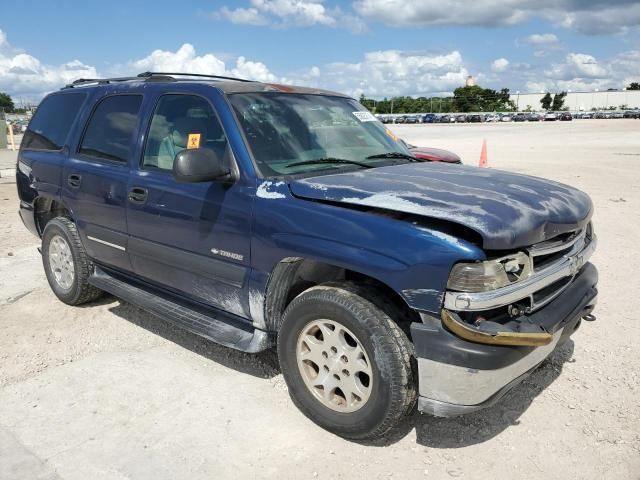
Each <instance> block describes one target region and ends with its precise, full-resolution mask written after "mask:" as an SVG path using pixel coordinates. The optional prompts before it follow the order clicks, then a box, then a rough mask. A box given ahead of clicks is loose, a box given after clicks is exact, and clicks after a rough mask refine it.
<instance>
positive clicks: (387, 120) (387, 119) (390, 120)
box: [380, 115, 393, 123]
mask: <svg viewBox="0 0 640 480" xmlns="http://www.w3.org/2000/svg"><path fill="white" fill-rule="evenodd" d="M380 121H381V122H382V123H393V117H390V116H388V115H385V116H383V117H382V118H381V120H380Z"/></svg>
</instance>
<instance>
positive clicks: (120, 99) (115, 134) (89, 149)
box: [79, 95, 142, 162]
mask: <svg viewBox="0 0 640 480" xmlns="http://www.w3.org/2000/svg"><path fill="white" fill-rule="evenodd" d="M141 103H142V95H113V96H110V97H107V98H105V99H104V100H102V101H101V102H100V103H99V104H98V107H97V108H96V109H95V111H94V112H93V115H92V116H91V119H90V120H89V123H88V124H87V129H86V131H85V134H84V138H83V139H82V144H81V145H80V149H79V153H81V154H83V155H89V156H91V157H96V158H100V159H103V160H112V161H116V162H126V161H127V160H128V158H129V155H130V154H131V148H132V143H133V132H134V131H135V128H136V124H137V122H138V112H139V111H140V105H141Z"/></svg>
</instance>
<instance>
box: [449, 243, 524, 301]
mask: <svg viewBox="0 0 640 480" xmlns="http://www.w3.org/2000/svg"><path fill="white" fill-rule="evenodd" d="M531 272H532V265H531V259H530V258H529V256H528V255H527V254H526V253H523V252H518V253H515V254H513V255H507V256H505V257H501V258H496V259H495V260H487V261H485V262H476V263H458V264H456V265H454V266H453V269H452V270H451V274H450V275H449V281H448V282H447V288H448V289H449V290H456V291H459V292H470V293H476V292H486V291H488V290H495V289H497V288H502V287H506V286H507V285H511V284H512V283H516V282H519V281H522V280H524V279H525V278H528V277H529V276H530V275H531Z"/></svg>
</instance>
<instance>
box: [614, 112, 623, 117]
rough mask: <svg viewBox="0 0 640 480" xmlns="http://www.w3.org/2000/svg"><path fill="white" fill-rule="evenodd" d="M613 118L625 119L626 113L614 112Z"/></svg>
mask: <svg viewBox="0 0 640 480" xmlns="http://www.w3.org/2000/svg"><path fill="white" fill-rule="evenodd" d="M611 118H624V113H622V112H613V113H612V114H611Z"/></svg>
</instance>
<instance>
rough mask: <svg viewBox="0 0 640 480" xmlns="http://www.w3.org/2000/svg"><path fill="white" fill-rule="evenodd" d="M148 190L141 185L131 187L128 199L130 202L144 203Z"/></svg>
mask: <svg viewBox="0 0 640 480" xmlns="http://www.w3.org/2000/svg"><path fill="white" fill-rule="evenodd" d="M148 193H149V192H148V191H147V189H146V188H142V187H133V188H132V189H131V190H129V195H128V198H129V201H130V202H132V203H144V202H145V201H146V200H147V194H148Z"/></svg>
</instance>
